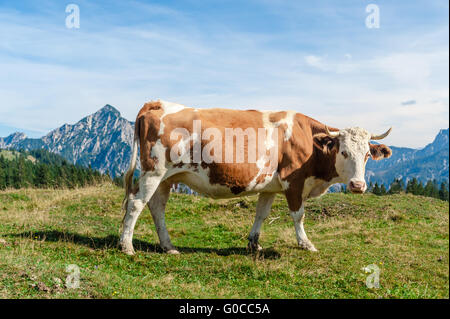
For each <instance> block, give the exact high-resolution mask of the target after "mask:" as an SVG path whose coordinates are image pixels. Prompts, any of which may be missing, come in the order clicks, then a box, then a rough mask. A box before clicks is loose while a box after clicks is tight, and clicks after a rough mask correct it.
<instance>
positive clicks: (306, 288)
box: [0, 184, 449, 298]
mask: <svg viewBox="0 0 450 319" xmlns="http://www.w3.org/2000/svg"><path fill="white" fill-rule="evenodd" d="M122 194H123V192H122V190H121V189H119V188H117V187H115V186H112V185H109V184H108V185H107V184H105V185H102V186H97V187H88V188H80V189H74V190H45V189H24V190H6V191H1V192H0V298H216V297H218V298H226V297H237V298H449V219H448V218H449V206H448V203H447V202H443V201H440V200H436V199H432V198H425V197H419V196H411V195H392V196H383V197H377V196H375V195H372V194H365V195H362V196H361V195H359V196H358V195H352V194H340V193H339V194H327V195H325V196H323V197H322V198H320V199H316V200H312V201H309V202H308V204H307V205H306V210H307V218H306V222H305V228H306V231H307V233H308V235H309V237H310V239H311V240H312V242H313V243H314V244H315V246H316V247H317V248H318V249H319V252H318V253H310V252H307V251H303V250H300V249H298V248H297V247H296V241H295V235H294V228H293V225H292V221H291V218H290V217H289V214H288V210H287V206H286V203H285V201H284V199H283V198H282V197H281V196H279V197H278V198H277V199H276V201H275V203H274V206H273V210H272V213H271V215H270V216H269V218H268V219H267V220H266V222H265V223H264V226H263V229H262V234H261V239H260V242H261V244H262V246H263V247H264V251H263V253H262V254H261V255H259V256H255V255H251V254H249V253H248V252H247V251H246V249H245V247H246V245H247V240H246V237H247V235H248V232H249V231H250V228H251V225H252V223H253V218H254V214H255V213H254V210H255V204H256V197H245V198H241V199H232V200H217V201H215V200H212V199H208V198H203V197H194V196H188V195H180V194H173V195H172V197H171V199H170V200H169V203H168V207H167V218H166V219H167V225H168V228H169V232H170V234H171V236H172V241H173V243H174V244H175V245H176V246H177V247H178V248H179V249H180V251H181V252H182V254H181V255H167V254H162V253H161V251H160V249H159V247H158V246H157V245H156V243H157V235H156V231H155V229H154V225H153V222H152V219H151V216H150V214H149V212H148V210H146V211H144V212H143V213H142V215H141V218H140V219H139V220H138V223H137V227H136V232H135V237H134V245H135V249H136V250H137V254H136V255H135V256H126V255H124V254H122V253H121V252H119V251H118V250H117V242H118V235H119V234H118V231H119V224H120V221H121V218H122V215H121V212H120V204H121V200H122ZM69 264H76V265H78V266H79V268H80V269H81V284H80V287H79V288H77V289H69V288H66V287H65V286H64V282H65V279H66V276H67V275H68V273H67V272H66V267H67V265H69ZM371 264H376V265H377V266H378V267H379V268H380V288H379V289H375V288H372V289H369V288H367V287H366V285H365V280H366V277H367V275H368V274H366V273H364V271H363V270H362V268H364V267H366V266H368V265H371Z"/></svg>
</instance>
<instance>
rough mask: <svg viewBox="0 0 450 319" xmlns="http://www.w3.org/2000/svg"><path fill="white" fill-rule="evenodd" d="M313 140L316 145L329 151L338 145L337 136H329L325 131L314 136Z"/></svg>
mask: <svg viewBox="0 0 450 319" xmlns="http://www.w3.org/2000/svg"><path fill="white" fill-rule="evenodd" d="M313 142H314V146H315V147H317V148H319V149H321V150H323V151H328V150H331V149H333V147H335V146H336V144H337V138H333V137H329V136H328V135H327V134H324V133H319V134H316V135H314V136H313Z"/></svg>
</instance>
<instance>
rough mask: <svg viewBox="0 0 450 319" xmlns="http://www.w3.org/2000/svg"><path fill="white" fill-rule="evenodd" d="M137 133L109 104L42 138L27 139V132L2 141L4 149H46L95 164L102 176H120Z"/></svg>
mask: <svg viewBox="0 0 450 319" xmlns="http://www.w3.org/2000/svg"><path fill="white" fill-rule="evenodd" d="M133 133H134V123H133V122H130V121H128V120H127V119H125V118H123V117H121V116H120V112H119V111H118V110H117V109H116V108H114V107H113V106H111V105H109V104H107V105H105V106H104V107H103V108H101V109H100V110H99V111H97V112H96V113H94V114H92V115H89V116H87V117H85V118H83V119H82V120H81V121H79V122H77V123H75V124H73V125H70V124H64V125H63V126H61V127H59V128H57V129H55V130H53V131H51V132H50V133H48V134H47V135H45V136H43V137H42V138H38V139H34V138H27V137H26V136H25V134H23V133H14V134H11V135H9V136H8V137H6V138H0V148H14V149H24V150H32V149H39V148H43V149H46V150H48V151H50V152H53V153H56V154H59V155H61V156H63V157H64V158H66V159H67V160H69V161H70V162H72V163H76V164H80V165H84V166H89V165H91V166H92V168H94V169H98V170H99V171H100V172H102V173H105V172H107V171H109V172H110V174H111V175H112V176H116V175H120V174H121V173H122V172H124V171H125V170H126V169H127V168H128V165H129V162H130V157H131V141H132V140H133Z"/></svg>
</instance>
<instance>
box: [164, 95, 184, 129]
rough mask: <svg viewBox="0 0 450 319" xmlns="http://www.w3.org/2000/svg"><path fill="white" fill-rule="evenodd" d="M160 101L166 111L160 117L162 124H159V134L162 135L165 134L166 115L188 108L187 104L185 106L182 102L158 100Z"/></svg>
mask: <svg viewBox="0 0 450 319" xmlns="http://www.w3.org/2000/svg"><path fill="white" fill-rule="evenodd" d="M158 102H160V103H161V106H162V108H163V110H164V113H163V114H162V115H161V118H160V125H159V132H158V135H159V136H161V135H163V134H164V122H163V118H164V117H165V116H166V115H169V114H173V113H177V112H180V111H182V110H184V109H185V108H186V106H184V105H182V104H178V103H172V102H167V101H163V100H158Z"/></svg>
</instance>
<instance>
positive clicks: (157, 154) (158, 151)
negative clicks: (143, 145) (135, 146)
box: [150, 139, 167, 171]
mask: <svg viewBox="0 0 450 319" xmlns="http://www.w3.org/2000/svg"><path fill="white" fill-rule="evenodd" d="M166 149H167V147H165V146H164V145H163V144H162V143H161V139H158V140H157V141H156V143H155V145H153V147H152V150H151V152H150V156H151V157H153V158H156V159H157V160H156V165H155V168H154V170H155V171H160V170H164V169H165V168H166Z"/></svg>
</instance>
